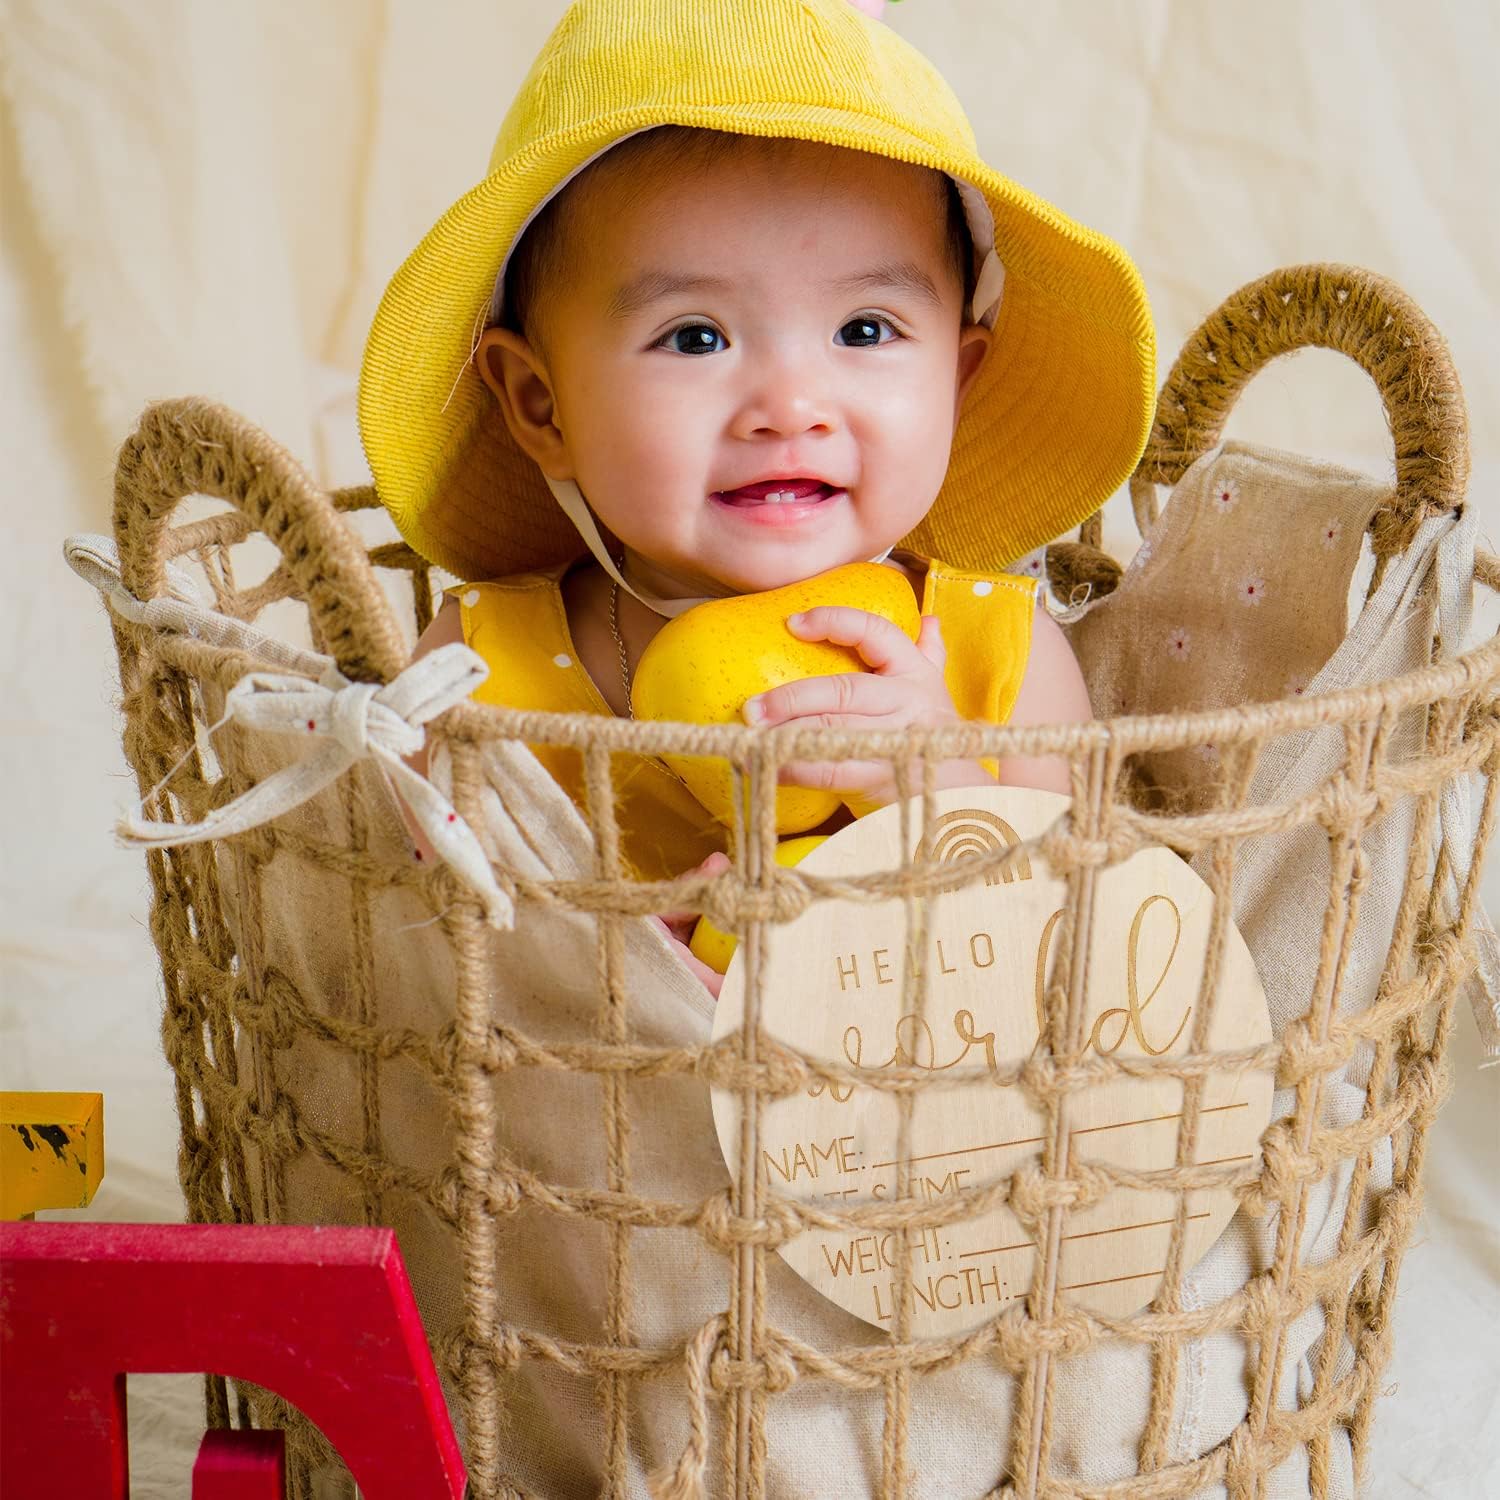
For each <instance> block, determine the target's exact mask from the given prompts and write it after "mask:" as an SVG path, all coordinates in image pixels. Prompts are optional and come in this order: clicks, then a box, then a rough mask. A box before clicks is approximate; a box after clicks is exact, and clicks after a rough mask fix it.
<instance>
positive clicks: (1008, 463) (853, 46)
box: [359, 0, 1156, 580]
mask: <svg viewBox="0 0 1500 1500" xmlns="http://www.w3.org/2000/svg"><path fill="white" fill-rule="evenodd" d="M658 125H682V126H690V127H691V126H697V127H700V128H705V129H711V130H720V131H726V132H733V133H739V134H744V135H769V136H794V137H798V138H800V139H803V140H807V141H820V142H823V143H825V144H828V145H834V146H843V147H847V148H848V149H850V150H855V151H871V152H874V153H876V154H878V155H881V156H888V157H892V158H894V159H896V160H898V161H904V162H912V163H916V164H917V165H920V166H925V167H931V168H933V169H935V170H936V171H939V172H946V173H947V174H948V175H949V176H950V177H952V178H953V179H954V181H955V182H956V183H957V184H958V188H959V192H960V195H961V197H962V199H963V202H964V208H965V212H966V215H967V218H968V222H969V228H970V233H971V237H972V238H973V240H974V244H975V250H976V254H977V255H978V257H979V260H980V266H981V269H980V273H979V277H978V283H977V287H976V292H975V297H974V307H973V312H972V316H973V317H974V318H975V320H976V321H983V322H985V323H986V324H988V325H989V326H990V327H991V328H992V329H993V335H994V336H993V340H992V343H991V347H990V349H989V351H988V353H987V354H986V356H985V358H984V361H983V363H982V365H981V366H980V369H979V373H978V374H977V376H976V377H975V379H974V382H973V384H972V385H971V386H970V388H969V391H968V393H967V396H966V398H965V401H964V405H963V409H962V412H961V415H960V417H959V422H958V427H957V430H956V432H955V434H954V439H953V449H952V455H951V458H950V461H949V466H948V473H947V477H946V479H945V480H944V483H943V487H942V490H941V491H940V493H939V494H938V497H937V499H936V501H935V502H934V504H933V506H932V509H931V510H930V511H929V512H928V514H927V515H926V517H925V518H924V519H923V520H922V522H921V523H920V524H919V525H918V526H917V527H916V528H915V529H914V530H913V531H912V532H911V533H910V534H909V535H908V536H907V537H905V538H904V539H903V542H902V545H903V546H906V547H910V548H911V549H913V550H914V551H916V552H919V553H921V554H924V555H927V556H932V557H939V558H942V559H943V560H944V561H945V562H949V563H952V564H955V565H957V566H959V567H965V568H974V569H983V570H986V571H999V570H1000V569H1002V568H1004V567H1006V566H1008V565H1009V564H1010V563H1012V562H1014V561H1015V560H1016V559H1017V558H1019V557H1021V556H1023V555H1024V554H1025V553H1027V552H1030V551H1031V550H1033V549H1034V548H1036V547H1038V546H1040V545H1041V544H1042V543H1043V542H1046V541H1050V540H1051V539H1052V538H1053V537H1056V536H1058V535H1059V534H1060V533H1062V532H1064V531H1066V530H1068V529H1069V528H1070V527H1072V526H1076V525H1077V524H1078V523H1079V522H1081V521H1082V520H1084V519H1085V518H1086V517H1087V516H1089V515H1091V514H1092V513H1093V512H1094V511H1095V510H1096V509H1098V507H1099V506H1100V505H1101V504H1102V503H1103V502H1104V501H1105V500H1106V499H1107V498H1108V496H1109V495H1110V494H1111V493H1112V492H1113V491H1114V490H1115V489H1116V488H1117V487H1118V486H1119V485H1120V484H1121V483H1122V482H1123V481H1124V480H1125V478H1126V477H1127V476H1128V475H1129V474H1130V472H1131V470H1132V469H1133V468H1134V467H1135V463H1136V460H1137V458H1138V457H1139V455H1140V452H1141V449H1142V448H1143V447H1144V445H1145V441H1146V435H1147V432H1148V430H1149V428H1150V423H1151V417H1152V410H1153V405H1154V398H1155V378H1156V377H1155V344H1154V339H1153V334H1152V325H1151V315H1150V310H1149V308H1148V306H1147V303H1146V296H1145V291H1144V289H1143V287H1142V285H1141V279H1140V275H1139V273H1138V272H1137V271H1136V269H1135V266H1134V265H1133V264H1132V262H1131V260H1130V258H1129V257H1128V256H1127V255H1126V254H1125V252H1124V251H1123V250H1121V249H1120V247H1119V246H1118V245H1116V244H1115V243H1114V242H1113V241H1112V240H1109V239H1106V238H1105V237H1104V236H1103V235H1100V234H1096V233H1094V232H1093V231H1092V230H1089V229H1085V228H1084V227H1083V226H1082V225H1080V224H1076V223H1074V222H1073V221H1072V220H1071V219H1069V218H1067V217H1066V216H1065V215H1064V214H1062V213H1060V212H1059V211H1058V210H1057V209H1055V208H1054V207H1052V205H1051V204H1049V203H1047V202H1045V201H1043V200H1042V199H1040V198H1037V197H1035V196H1034V195H1033V194H1031V193H1028V192H1027V191H1026V190H1025V189H1024V188H1022V187H1020V186H1018V185H1017V184H1016V183H1014V182H1012V181H1011V180H1010V179H1009V178H1007V177H1003V176H1001V175H1000V173H998V172H995V171H993V170H992V169H991V168H990V167H988V166H986V165H985V163H984V162H983V161H981V160H980V158H979V156H978V154H977V148H976V145H975V140H974V132H973V129H972V127H971V126H970V124H969V122H968V119H967V118H966V117H965V115H964V112H963V109H962V107H961V106H960V105H959V103H958V100H957V99H956V98H955V97H954V95H953V93H952V91H951V90H950V89H949V87H948V85H947V84H946V83H945V82H944V81H943V79H942V78H941V77H940V76H939V75H938V73H937V71H936V69H934V68H933V66H932V64H931V63H929V62H928V61H927V59H926V58H925V57H923V56H922V55H921V53H919V52H917V51H916V50H915V49H914V48H913V47H912V46H911V45H910V44H909V43H907V42H905V41H903V40H902V38H901V37H899V36H898V35H897V34H896V33H895V32H894V31H892V30H891V29H890V28H889V27H887V26H885V25H884V24H882V23H880V22H878V21H873V20H871V19H869V18H868V17H867V16H865V15H864V14H863V13H862V12H860V11H859V10H858V9H857V8H856V7H855V6H853V5H851V4H850V3H849V0H650V3H649V4H648V3H646V0H577V3H575V4H574V5H572V6H571V7H570V8H569V9H568V11H567V13H566V14H565V15H564V16H563V18H562V20H561V21H560V22H559V23H558V25H557V29H556V30H555V31H554V32H553V33H552V35H551V37H550V38H549V39H548V41H547V43H546V45H545V46H544V47H543V48H542V51H541V54H540V56H538V58H537V59H536V61H535V63H533V65H532V67H531V71H530V72H529V73H528V74H527V77H526V79H525V81H524V82H523V83H522V85H521V88H520V91H519V92H518V94H517V95H516V98H515V101H514V103H513V104H512V105H511V108H510V111H509V113H508V114H507V115H506V117H505V122H504V124H502V125H501V127H500V134H499V137H498V139H497V140H496V142H495V148H494V151H493V152H492V153H491V156H490V170H489V175H488V176H486V177H485V179H484V180H483V181H482V182H481V183H479V185H478V186H477V187H475V188H473V189H471V190H470V191H469V192H467V193H465V194H464V196H463V197H462V198H460V199H459V200H458V202H456V203H455V204H454V205H453V206H452V207H451V208H450V209H449V210H448V212H447V213H445V214H444V215H443V216H442V218H441V219H439V220H438V222H437V223H436V224H435V225H434V226H433V228H432V229H431V230H430V231H429V232H428V233H427V235H426V237H425V238H424V239H423V240H422V242H421V244H419V245H418V246H417V248H416V249H415V250H414V251H413V252H412V253H411V255H410V256H409V257H408V258H407V260H406V262H405V264H403V265H402V267H401V269H400V270H399V271H397V272H396V275H395V277H394V278H393V279H392V281H391V283H390V286H389V287H388V288H387V289H386V292H385V296H384V297H383V298H382V299H381V303H380V307H379V309H378V310H377V312H376V314H375V321H374V323H373V325H372V326H371V329H370V335H369V339H368V341H367V343H366V346H365V357H364V363H363V366H362V368H361V371H360V382H359V424H360V434H361V437H362V439H363V442H364V448H365V455H366V457H367V459H368V461H369V464H370V469H371V472H372V473H373V475H374V477H375V484H376V488H377V490H378V492H379V495H380V498H381V500H382V502H383V503H384V505H385V506H386V508H387V509H388V510H389V511H390V513H391V515H392V517H393V518H394V520H395V522H396V525H397V527H398V528H399V529H400V531H401V534H402V535H403V536H404V537H405V538H406V539H407V541H408V542H410V543H411V545H412V546H413V547H414V548H415V549H416V550H417V551H418V552H419V553H421V555H422V556H423V557H425V558H427V559H428V560H429V561H431V562H433V563H436V564H437V565H438V566H440V567H443V568H446V569H448V570H449V571H450V572H452V573H455V574H457V575H458V577H460V578H462V579H465V580H480V579H487V578H499V577H504V576H505V575H507V574H509V573H517V572H523V571H526V570H528V569H532V568H543V567H550V566H552V565H554V564H556V563H560V562H564V561H566V560H568V559H570V558H572V557H574V556H576V555H578V553H579V552H580V551H581V550H582V541H581V538H580V534H579V530H578V529H576V528H575V525H574V523H573V521H572V520H570V519H569V515H568V513H567V512H566V511H565V509H564V508H563V505H560V504H559V500H562V499H563V498H564V497H562V496H561V495H555V494H554V491H553V489H552V488H551V487H549V484H548V481H547V479H546V477H545V476H544V475H543V474H542V472H541V470H540V469H539V468H538V466H537V465H536V463H535V462H534V461H533V460H532V459H531V458H530V457H529V456H528V455H527V454H526V453H525V452H524V451H523V450H522V449H521V448H520V447H518V446H517V444H516V443H515V441H514V440H513V439H512V437H511V435H510V431H509V429H508V428H507V427H506V425H505V421H504V418H503V417H502V415H501V412H500V408H499V405H498V403H497V402H496V401H495V399H494V397H493V396H492V395H491V394H490V392H489V390H488V389H487V387H486V386H485V385H484V383H483V381H482V380H481V379H480V377H479V375H478V373H477V371H476V370H475V368H474V364H473V351H474V347H475V344H476V343H477V341H478V337H479V332H480V330H481V329H482V328H483V327H484V326H485V325H486V324H487V323H488V322H490V321H491V320H492V300H493V299H495V296H496V288H497V284H502V283H501V276H502V272H503V270H504V267H505V265H506V263H507V261H508V258H509V256H510V253H511V251H512V248H513V247H514V246H515V244H516V242H517V240H518V239H519V238H520V236H521V233H522V231H523V230H524V229H525V228H526V226H527V224H528V223H530V221H531V220H532V219H533V218H534V217H535V216H536V215H537V213H539V212H540V210H541V209H542V207H543V206H544V205H545V204H546V202H547V201H548V199H550V198H551V197H552V196H554V195H555V194H556V193H557V192H558V191H559V190H560V189H561V188H562V187H563V186H565V185H566V183H567V182H568V181H569V180H570V179H571V178H572V177H574V176H576V175H577V173H578V172H580V171H581V170H582V169H583V168H584V167H585V166H587V165H588V163H589V162H591V161H592V160H593V159H594V158H595V157H597V156H599V155H601V154H602V153H603V152H605V151H607V150H608V149H609V148H610V147H611V146H613V145H615V144H617V143H618V142H619V141H620V140H622V139H623V138H625V137H626V136H630V135H634V134H637V133H638V132H640V131H642V130H649V129H651V128H652V127H654V126H658ZM574 488H575V489H576V486H575V487H574ZM573 508H574V509H576V508H577V507H576V504H575V506H574V507H573Z"/></svg>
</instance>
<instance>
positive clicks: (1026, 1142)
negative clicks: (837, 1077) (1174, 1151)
mask: <svg viewBox="0 0 1500 1500" xmlns="http://www.w3.org/2000/svg"><path fill="white" fill-rule="evenodd" d="M1249 1107H1250V1104H1249V1101H1248V1100H1244V1101H1241V1102H1240V1103H1239V1104H1215V1105H1212V1106H1211V1107H1210V1108H1208V1109H1200V1110H1199V1111H1198V1113H1199V1114H1200V1115H1212V1114H1217V1113H1218V1112H1219V1111H1220V1110H1224V1109H1248V1108H1249ZM1181 1118H1182V1111H1181V1110H1180V1109H1179V1110H1178V1111H1177V1113H1176V1114H1172V1115H1147V1116H1146V1117H1145V1118H1144V1119H1140V1120H1121V1121H1120V1122H1119V1123H1118V1124H1115V1125H1086V1126H1084V1128H1083V1129H1081V1130H1075V1131H1073V1132H1072V1134H1074V1135H1092V1134H1093V1132H1094V1131H1096V1130H1124V1129H1125V1128H1126V1127H1127V1126H1130V1125H1155V1124H1157V1123H1158V1122H1160V1121H1162V1120H1180V1119H1181ZM1042 1139H1043V1137H1042V1136H1039V1135H1028V1136H1025V1137H1023V1138H1022V1139H1021V1140H1018V1141H994V1142H992V1143H991V1144H990V1145H988V1146H960V1147H958V1148H957V1149H956V1150H954V1151H930V1152H928V1154H927V1155H926V1156H909V1157H907V1159H906V1164H907V1166H911V1165H912V1164H913V1163H915V1162H919V1161H937V1160H938V1158H939V1157H943V1156H968V1155H969V1154H970V1152H974V1151H1003V1150H1004V1149H1005V1147H1007V1146H1035V1145H1039V1144H1040V1143H1041V1141H1042ZM1241 1159H1242V1158H1240V1157H1235V1156H1226V1157H1223V1158H1221V1160H1223V1161H1239V1160H1241ZM895 1165H896V1163H895V1162H893V1161H877V1162H872V1163H871V1164H870V1171H872V1172H878V1171H879V1170H880V1169H881V1168H882V1167H894V1166H895ZM1197 1165H1198V1166H1200V1167H1205V1166H1208V1165H1209V1163H1208V1162H1201V1161H1200V1162H1198V1163H1197ZM854 1170H855V1171H856V1172H863V1171H864V1170H865V1169H864V1168H863V1167H856V1168H855V1169H854Z"/></svg>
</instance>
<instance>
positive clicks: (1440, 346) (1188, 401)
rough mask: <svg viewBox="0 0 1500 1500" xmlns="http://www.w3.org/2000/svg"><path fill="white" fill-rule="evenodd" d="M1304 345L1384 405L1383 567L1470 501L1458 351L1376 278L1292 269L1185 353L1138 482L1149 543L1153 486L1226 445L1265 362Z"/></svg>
mask: <svg viewBox="0 0 1500 1500" xmlns="http://www.w3.org/2000/svg"><path fill="white" fill-rule="evenodd" d="M1305 348H1320V349H1336V350H1337V351H1338V352H1339V353H1341V354H1347V355H1348V356H1349V358H1350V359H1352V360H1353V361H1354V362H1355V363H1356V364H1357V365H1358V366H1359V367H1360V369H1362V370H1363V371H1364V372H1365V373H1366V374H1367V375H1368V376H1369V377H1370V379H1371V380H1373V381H1374V382H1375V386H1376V389H1377V390H1378V391H1379V392H1380V399H1381V401H1382V402H1383V403H1384V405H1385V414H1386V421H1387V423H1388V424H1389V426H1390V430H1391V437H1392V440H1393V442H1394V444H1395V449H1396V490H1395V493H1394V495H1392V497H1391V499H1390V500H1389V501H1387V502H1386V503H1385V504H1383V505H1382V506H1381V507H1380V508H1379V509H1378V510H1377V511H1376V512H1375V514H1374V516H1373V517H1372V518H1371V521H1370V540H1371V544H1372V546H1373V548H1374V551H1375V556H1376V559H1377V561H1378V560H1381V559H1384V558H1386V557H1390V556H1393V555H1394V554H1396V553H1398V552H1401V551H1403V550H1404V549H1405V548H1406V547H1407V546H1408V545H1409V544H1410V542H1411V540H1412V538H1413V537H1414V536H1415V535H1416V534H1417V528H1418V527H1419V526H1420V525H1421V524H1422V522H1423V521H1424V520H1425V519H1426V518H1427V517H1428V516H1431V515H1438V514H1440V513H1442V512H1444V511H1449V510H1453V509H1454V508H1455V507H1457V506H1460V505H1462V503H1463V498H1464V491H1465V488H1466V487H1467V484H1468V479H1469V437H1468V414H1467V412H1466V410H1465V408H1464V398H1463V390H1462V388H1461V387H1460V386H1459V383H1458V376H1457V374H1456V373H1455V371H1454V368H1453V359H1452V356H1451V355H1450V354H1449V352H1448V345H1447V343H1446V342H1445V341H1444V339H1443V336H1442V335H1441V334H1440V333H1439V332H1438V331H1437V329H1436V328H1435V327H1434V326H1433V323H1432V321H1431V319H1429V318H1428V316H1427V315H1426V313H1424V312H1423V311H1422V309H1421V308H1420V307H1418V306H1417V304H1416V303H1415V302H1413V301H1412V299H1411V298H1410V297H1408V296H1407V295H1406V293H1405V292H1403V291H1402V290H1401V288H1400V287H1398V286H1397V285H1396V284H1395V283H1394V282H1392V281H1388V280H1387V279H1386V278H1385V277H1383V276H1377V275H1376V274H1375V273H1374V272H1373V271H1366V270H1362V269H1360V268H1359V267H1358V266H1341V265H1306V266H1287V267H1284V268H1283V269H1281V270H1279V271H1272V272H1271V273H1270V275H1268V276H1262V277H1260V278H1259V279H1258V280H1256V281H1252V282H1250V283H1248V284H1247V285H1245V286H1242V287H1241V288H1240V289H1239V291H1237V292H1235V293H1234V294H1233V295H1232V296H1230V297H1228V298H1226V299H1225V301H1224V302H1223V303H1222V304H1221V305H1220V306H1219V308H1218V310H1217V311H1215V312H1214V313H1212V314H1210V316H1209V317H1207V318H1206V319H1204V321H1203V322H1202V323H1201V324H1200V325H1199V326H1198V328H1197V329H1196V331H1195V332H1194V333H1193V334H1192V336H1191V337H1190V338H1189V339H1188V340H1187V342H1186V343H1185V344H1184V345H1183V348H1182V353H1181V354H1179V355H1178V356H1177V362H1176V364H1174V365H1173V366H1172V369H1171V372H1170V373H1169V374H1168V376H1167V379H1166V384H1165V385H1163V386H1162V390H1161V396H1160V397H1159V399H1158V400H1157V403H1156V420H1155V422H1153V424H1152V427H1151V435H1150V437H1149V438H1148V439H1147V442H1146V450H1145V452H1144V453H1143V454H1142V455H1141V460H1140V463H1139V464H1138V465H1137V466H1136V471H1135V473H1134V474H1133V475H1132V476H1131V480H1130V498H1131V504H1132V506H1133V507H1134V510H1135V518H1136V525H1137V526H1138V527H1139V528H1140V531H1141V535H1142V536H1144V535H1145V534H1146V532H1147V531H1148V530H1149V529H1150V527H1151V524H1152V522H1153V521H1155V519H1156V516H1157V505H1156V495H1155V490H1154V487H1155V486H1156V485H1158V484H1176V483H1177V481H1178V480H1179V479H1181V478H1182V476H1183V474H1184V473H1185V472H1186V471H1187V469H1188V467H1189V466H1190V465H1191V464H1193V463H1194V462H1195V461H1196V460H1197V459H1199V458H1201V457H1202V456H1203V455H1204V454H1205V453H1207V452H1209V451H1210V450H1211V449H1212V448H1213V447H1214V446H1215V445H1216V444H1217V443H1218V442H1219V439H1220V437H1221V435H1222V433H1223V431H1224V423H1225V421H1226V420H1227V419H1228V416H1229V413H1230V411H1231V410H1232V409H1233V407H1234V403H1235V401H1236V400H1237V399H1238V397H1239V394H1240V392H1241V391H1242V390H1243V389H1244V388H1245V387H1246V386H1247V385H1248V384H1249V383H1250V381H1251V380H1252V379H1253V378H1254V377H1255V376H1256V375H1257V374H1259V373H1260V371H1261V370H1262V369H1264V368H1265V367H1266V365H1268V364H1270V362H1271V361H1272V360H1273V359H1276V358H1278V357H1279V356H1280V355H1283V354H1290V353H1291V352H1292V351H1294V350H1296V349H1305ZM1086 524H1087V523H1086Z"/></svg>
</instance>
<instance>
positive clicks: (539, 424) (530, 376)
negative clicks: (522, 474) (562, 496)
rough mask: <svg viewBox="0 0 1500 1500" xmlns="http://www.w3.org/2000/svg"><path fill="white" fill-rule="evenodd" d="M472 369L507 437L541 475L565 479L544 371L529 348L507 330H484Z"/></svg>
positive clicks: (567, 466) (564, 457)
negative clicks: (507, 431)
mask: <svg viewBox="0 0 1500 1500" xmlns="http://www.w3.org/2000/svg"><path fill="white" fill-rule="evenodd" d="M474 368H475V369H476V370H477V371H478V373H479V378H480V379H481V380H482V381H484V383H485V385H486V386H488V387H489V389H490V392H491V394H492V395H493V396H494V398H495V400H496V401H498V402H499V403H500V413H501V415H502V416H503V417H504V418H505V425H506V426H507V427H508V428H510V435H511V436H512V437H513V438H514V439H515V440H516V442H517V444H518V445H519V446H520V447H521V449H522V450H523V451H524V452H526V453H528V454H529V455H530V456H531V457H532V458H534V459H535V460H536V462H537V464H538V465H539V466H540V467H541V470H542V472H543V473H544V474H546V475H548V476H549V477H551V478H553V479H571V478H572V477H573V467H572V462H571V459H570V458H569V455H568V450H567V443H566V441H565V439H564V438H563V434H562V430H561V429H560V428H559V427H558V425H557V402H556V400H555V398H554V396H553V393H552V381H551V378H550V376H549V375H548V374H547V367H546V366H545V365H544V364H543V363H542V361H541V359H540V358H539V357H538V356H537V353H536V350H534V349H533V348H532V347H531V345H530V344H528V343H527V342H526V340H525V339H524V338H522V337H521V335H520V334H518V333H512V332H511V330H510V329H508V328H487V329H486V330H485V332H484V335H483V336H482V337H481V338H480V340H479V344H478V347H476V349H475V350H474Z"/></svg>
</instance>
